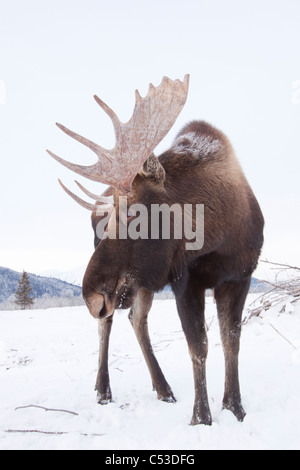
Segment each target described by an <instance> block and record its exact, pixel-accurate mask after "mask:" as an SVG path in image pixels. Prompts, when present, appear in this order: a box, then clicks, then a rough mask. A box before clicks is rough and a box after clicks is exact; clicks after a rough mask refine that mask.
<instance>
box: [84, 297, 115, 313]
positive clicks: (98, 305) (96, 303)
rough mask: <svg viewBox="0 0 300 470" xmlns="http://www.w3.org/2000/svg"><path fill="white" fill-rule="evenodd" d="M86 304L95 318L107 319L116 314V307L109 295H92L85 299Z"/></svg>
mask: <svg viewBox="0 0 300 470" xmlns="http://www.w3.org/2000/svg"><path fill="white" fill-rule="evenodd" d="M85 303H86V305H87V307H88V309H89V311H90V314H91V315H92V316H93V317H94V318H97V319H99V318H106V317H109V316H110V315H112V314H113V313H114V305H113V303H112V302H111V301H110V300H109V298H108V296H107V295H102V294H97V293H93V294H90V295H89V296H88V297H87V298H85Z"/></svg>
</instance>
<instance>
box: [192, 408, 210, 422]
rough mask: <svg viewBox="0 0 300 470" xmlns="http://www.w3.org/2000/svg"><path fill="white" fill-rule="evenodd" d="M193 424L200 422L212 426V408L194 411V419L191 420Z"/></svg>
mask: <svg viewBox="0 0 300 470" xmlns="http://www.w3.org/2000/svg"><path fill="white" fill-rule="evenodd" d="M190 424H191V426H196V425H198V424H205V425H206V426H211V425H212V417H211V414H210V410H209V409H208V410H207V409H205V410H202V411H201V412H198V411H196V412H195V411H194V414H193V417H192V420H191V423H190Z"/></svg>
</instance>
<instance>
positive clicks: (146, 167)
mask: <svg viewBox="0 0 300 470" xmlns="http://www.w3.org/2000/svg"><path fill="white" fill-rule="evenodd" d="M142 173H143V175H144V176H146V177H147V178H148V177H149V178H153V179H154V180H155V181H157V182H158V183H163V182H164V181H165V179H166V172H165V170H164V168H163V166H162V164H161V163H160V162H159V160H158V158H157V157H156V156H155V155H154V153H152V154H151V155H150V157H148V159H147V160H146V161H145V163H144V164H143V168H142Z"/></svg>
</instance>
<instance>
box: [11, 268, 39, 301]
mask: <svg viewBox="0 0 300 470" xmlns="http://www.w3.org/2000/svg"><path fill="white" fill-rule="evenodd" d="M15 297H16V300H15V303H16V304H17V305H20V307H21V310H25V309H26V308H28V307H30V306H31V305H33V303H34V295H33V294H32V287H31V284H30V280H29V277H28V274H27V273H26V272H25V271H23V274H22V276H21V279H20V281H19V285H18V288H17V290H16V292H15Z"/></svg>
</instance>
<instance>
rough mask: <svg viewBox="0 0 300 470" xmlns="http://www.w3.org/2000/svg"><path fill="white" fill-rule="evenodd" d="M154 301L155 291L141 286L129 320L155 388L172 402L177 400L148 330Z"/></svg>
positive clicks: (165, 399)
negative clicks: (155, 353) (162, 368)
mask: <svg viewBox="0 0 300 470" xmlns="http://www.w3.org/2000/svg"><path fill="white" fill-rule="evenodd" d="M152 301H153V292H151V291H149V290H148V289H144V288H140V289H139V290H138V293H137V296H136V298H135V301H134V304H133V306H132V308H131V310H130V313H129V320H130V323H131V324H132V326H133V329H134V332H135V334H136V337H137V340H138V342H139V345H140V347H141V350H142V352H143V355H144V358H145V361H146V364H147V366H148V369H149V372H150V375H151V379H152V384H153V388H154V390H156V392H157V397H158V399H159V400H162V401H167V402H170V403H174V402H176V399H175V397H174V395H173V392H172V389H171V387H170V385H169V384H168V382H167V381H166V379H165V377H164V374H163V373H162V371H161V368H160V366H159V364H158V362H157V359H156V357H155V356H154V353H153V349H152V346H151V342H150V337H149V332H148V321H147V319H148V313H149V311H150V308H151V305H152Z"/></svg>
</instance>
